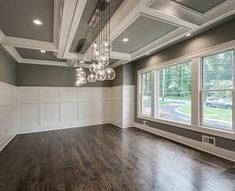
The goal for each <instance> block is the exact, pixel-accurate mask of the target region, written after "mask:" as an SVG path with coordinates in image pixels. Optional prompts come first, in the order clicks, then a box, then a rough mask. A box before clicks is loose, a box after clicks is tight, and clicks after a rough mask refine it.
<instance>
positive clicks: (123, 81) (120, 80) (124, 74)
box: [111, 63, 134, 86]
mask: <svg viewBox="0 0 235 191" xmlns="http://www.w3.org/2000/svg"><path fill="white" fill-rule="evenodd" d="M114 70H115V73H116V77H115V79H114V80H112V82H111V85H112V86H120V85H134V72H133V70H134V65H133V63H128V64H125V65H121V66H118V67H116V68H114Z"/></svg>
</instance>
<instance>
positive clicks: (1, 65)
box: [0, 47, 16, 85]
mask: <svg viewBox="0 0 235 191" xmlns="http://www.w3.org/2000/svg"><path fill="white" fill-rule="evenodd" d="M0 81H2V82H5V83H8V84H12V85H15V84H16V61H15V60H13V59H12V58H11V57H10V56H8V54H7V53H6V52H5V50H3V48H2V47H0Z"/></svg>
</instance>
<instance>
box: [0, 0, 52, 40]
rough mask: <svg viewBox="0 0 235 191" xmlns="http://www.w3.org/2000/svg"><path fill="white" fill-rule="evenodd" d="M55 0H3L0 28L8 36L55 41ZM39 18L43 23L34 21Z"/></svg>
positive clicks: (1, 3)
mask: <svg viewBox="0 0 235 191" xmlns="http://www.w3.org/2000/svg"><path fill="white" fill-rule="evenodd" d="M53 2H54V1H53V0H1V1H0V30H2V31H3V33H5V35H7V36H13V37H20V38H26V39H33V40H41V41H50V42H52V41H53V5H54V3H53ZM34 19H39V20H41V21H42V22H43V25H41V26H37V25H35V24H34V23H33V22H32V21H33V20H34Z"/></svg>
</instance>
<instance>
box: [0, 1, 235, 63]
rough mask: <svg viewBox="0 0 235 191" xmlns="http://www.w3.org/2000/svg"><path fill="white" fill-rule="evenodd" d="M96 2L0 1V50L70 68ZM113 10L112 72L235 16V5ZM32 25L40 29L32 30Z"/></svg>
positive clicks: (127, 4) (143, 5)
mask: <svg viewBox="0 0 235 191" xmlns="http://www.w3.org/2000/svg"><path fill="white" fill-rule="evenodd" d="M98 1H99V0H54V1H53V0H30V1H29V0H20V1H19V0H7V1H0V44H1V45H2V46H3V47H4V48H5V49H6V50H7V51H8V52H9V53H10V55H12V57H14V58H15V59H16V60H17V61H18V63H28V64H46V65H58V66H71V65H72V64H73V63H74V60H75V59H77V58H79V57H81V54H79V53H78V52H76V47H77V45H78V42H79V40H80V39H81V38H84V37H85V36H86V35H87V33H88V31H89V27H88V22H89V21H90V19H91V16H92V15H93V13H94V10H95V8H96V4H97V3H98ZM111 5H112V11H111V12H112V14H111V15H112V17H111V19H110V23H111V41H112V45H113V49H112V52H111V58H112V62H111V63H112V66H113V67H115V66H118V65H121V64H125V63H127V62H129V61H131V60H133V59H136V58H139V57H143V56H146V53H151V52H153V51H157V50H160V49H162V48H164V47H167V46H169V45H171V44H172V43H174V42H177V41H179V40H182V39H185V38H189V37H186V35H187V34H189V33H190V34H194V33H198V32H199V31H201V30H205V28H206V27H208V26H210V25H213V24H215V23H217V22H220V21H222V20H226V18H228V17H229V16H231V15H233V14H235V1H234V0H206V1H205V0H112V1H111ZM35 20H37V21H36V22H38V21H39V22H42V23H39V24H41V25H36V24H34V21H35ZM124 38H126V39H128V41H127V42H124V41H123V39H124ZM89 41H91V42H92V39H89ZM87 48H88V49H87V51H86V52H85V58H86V60H87V61H88V63H89V61H90V60H91V58H90V55H91V54H90V53H89V50H90V48H89V46H88V47H87ZM41 50H44V51H46V52H45V53H42V52H41Z"/></svg>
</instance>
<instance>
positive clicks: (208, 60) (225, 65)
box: [202, 51, 233, 90]
mask: <svg viewBox="0 0 235 191" xmlns="http://www.w3.org/2000/svg"><path fill="white" fill-rule="evenodd" d="M202 62H203V89H204V90H219V89H231V88H232V87H233V83H232V81H233V80H232V79H233V51H227V52H223V53H219V54H214V55H211V56H207V57H204V58H203V60H202Z"/></svg>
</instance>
